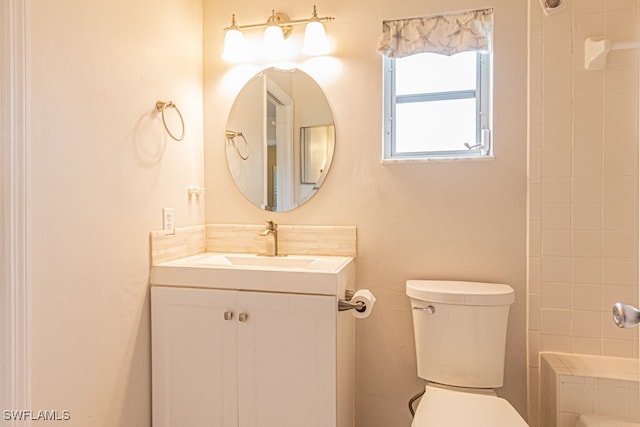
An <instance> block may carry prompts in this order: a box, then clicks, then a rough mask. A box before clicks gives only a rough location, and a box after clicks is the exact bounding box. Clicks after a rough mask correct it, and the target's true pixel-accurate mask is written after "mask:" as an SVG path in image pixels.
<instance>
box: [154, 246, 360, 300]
mask: <svg viewBox="0 0 640 427" xmlns="http://www.w3.org/2000/svg"><path fill="white" fill-rule="evenodd" d="M354 277H355V267H354V263H353V258H352V257H346V256H315V255H285V256H275V257H268V256H261V255H253V254H241V253H221V252H205V253H202V254H198V255H193V256H189V257H186V258H180V259H177V260H173V261H167V262H163V263H159V264H157V265H154V266H152V267H151V285H152V286H182V287H196V288H211V289H229V290H246V291H262V292H287V293H301V294H318V295H336V296H342V295H344V291H345V289H347V288H350V289H353V288H354V287H355V286H354V285H355V284H354V281H355V279H354Z"/></svg>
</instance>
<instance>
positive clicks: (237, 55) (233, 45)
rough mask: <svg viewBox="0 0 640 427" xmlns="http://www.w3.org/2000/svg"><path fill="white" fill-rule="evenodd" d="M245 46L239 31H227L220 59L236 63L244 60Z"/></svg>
mask: <svg viewBox="0 0 640 427" xmlns="http://www.w3.org/2000/svg"><path fill="white" fill-rule="evenodd" d="M244 56H245V44H244V35H242V32H241V31H240V30H236V29H229V30H227V32H226V33H225V35H224V51H223V52H222V59H224V60H225V61H230V62H237V61H241V60H242V59H244Z"/></svg>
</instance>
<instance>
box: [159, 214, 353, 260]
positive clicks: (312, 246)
mask: <svg viewBox="0 0 640 427" xmlns="http://www.w3.org/2000/svg"><path fill="white" fill-rule="evenodd" d="M262 230H264V225H254V224H207V225H206V226H196V227H187V228H176V233H175V235H169V236H166V235H165V234H164V231H153V232H151V264H152V265H155V264H158V263H161V262H165V261H171V260H174V259H178V258H183V257H186V256H190V255H196V254H198V253H202V252H235V253H260V252H263V251H264V245H265V237H262V236H259V235H258V233H259V232H260V231H262ZM278 251H279V253H280V254H283V255H333V256H351V257H355V256H356V227H355V226H308V225H278Z"/></svg>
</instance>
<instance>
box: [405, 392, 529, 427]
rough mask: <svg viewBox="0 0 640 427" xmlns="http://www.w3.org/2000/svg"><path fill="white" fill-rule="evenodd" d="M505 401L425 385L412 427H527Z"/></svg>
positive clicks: (490, 396) (489, 395)
mask: <svg viewBox="0 0 640 427" xmlns="http://www.w3.org/2000/svg"><path fill="white" fill-rule="evenodd" d="M526 426H527V423H526V422H525V421H524V420H523V419H522V417H521V416H520V415H519V414H518V412H516V410H515V409H513V407H512V406H511V405H510V404H509V402H507V401H506V400H504V399H502V398H500V397H497V396H496V395H495V394H493V395H491V394H477V393H473V392H469V391H457V390H454V389H443V388H440V387H437V386H433V385H427V387H426V389H425V393H424V395H423V396H422V400H421V401H420V404H419V405H418V409H417V410H416V414H415V416H414V418H413V423H411V427H526Z"/></svg>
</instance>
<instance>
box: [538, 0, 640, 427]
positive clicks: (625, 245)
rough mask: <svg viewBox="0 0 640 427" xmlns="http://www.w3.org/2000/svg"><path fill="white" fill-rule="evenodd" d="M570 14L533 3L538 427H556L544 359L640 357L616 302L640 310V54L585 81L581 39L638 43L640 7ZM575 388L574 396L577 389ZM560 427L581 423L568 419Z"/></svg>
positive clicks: (617, 1)
mask: <svg viewBox="0 0 640 427" xmlns="http://www.w3.org/2000/svg"><path fill="white" fill-rule="evenodd" d="M566 3H567V8H566V9H565V10H564V11H562V12H560V13H558V14H555V15H551V16H545V15H544V14H543V13H542V11H541V9H540V5H539V4H538V2H530V4H531V9H530V12H531V13H530V69H529V76H530V95H531V97H530V117H529V124H530V133H529V186H528V188H529V269H528V275H529V278H528V292H529V297H528V346H529V349H528V366H529V381H530V383H529V422H530V424H531V425H532V426H534V427H535V426H537V425H543V426H547V424H546V422H547V421H548V420H547V418H548V417H546V418H545V416H543V414H541V413H538V410H539V404H540V403H541V402H543V401H545V399H548V396H547V395H545V394H544V393H543V394H542V396H541V397H540V399H539V398H538V396H537V393H536V390H537V389H536V388H535V387H534V384H535V378H537V377H538V375H539V374H540V372H539V369H540V366H539V365H540V364H539V361H538V353H539V352H540V351H551V352H567V353H580V354H591V355H604V356H618V357H629V358H637V357H638V332H637V331H636V330H621V329H618V328H617V327H615V326H614V325H613V323H612V321H611V316H610V310H611V305H612V304H613V303H614V302H616V301H627V302H630V303H634V304H637V303H638V261H637V260H638V249H637V248H638V237H637V236H638V225H637V224H638V140H639V138H638V115H639V114H638V102H639V99H638V98H639V96H638V93H639V84H638V81H639V71H638V63H639V61H638V57H639V53H638V51H637V50H624V51H622V50H619V51H612V52H611V53H610V54H609V57H608V66H607V67H606V68H605V69H604V70H599V71H593V70H585V69H584V39H585V38H586V37H588V36H604V35H606V36H607V37H608V38H611V39H612V40H613V41H629V40H636V39H638V38H639V37H640V24H639V23H640V19H639V17H640V11H639V8H640V2H638V1H637V0H566ZM567 381H569V380H567ZM566 384H567V385H566V390H570V389H576V388H577V387H578V386H576V385H575V384H573V383H570V382H567V383H566ZM611 391H612V393H613V392H615V391H616V389H613V390H611ZM638 406H640V403H638V404H637V405H636V407H638ZM561 418H562V420H563V423H571V422H572V420H573V418H572V416H571V415H570V414H563V415H562V417H561ZM556 422H557V420H556ZM539 423H541V424H539ZM549 425H550V424H549ZM567 425H569V424H567ZM570 425H572V426H573V424H570Z"/></svg>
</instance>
